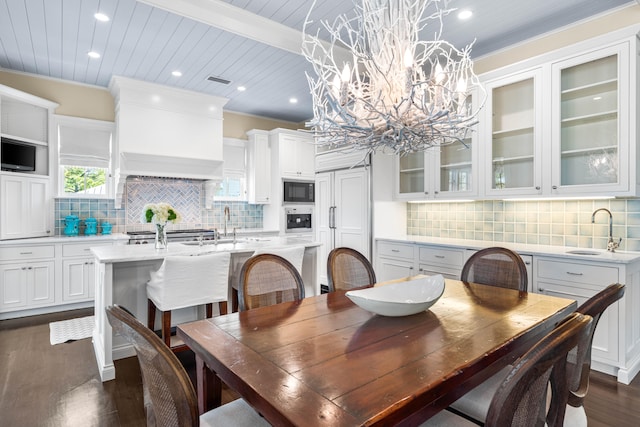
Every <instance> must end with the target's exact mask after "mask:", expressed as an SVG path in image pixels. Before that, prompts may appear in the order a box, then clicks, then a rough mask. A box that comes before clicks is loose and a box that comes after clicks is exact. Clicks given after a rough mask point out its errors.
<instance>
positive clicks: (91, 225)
mask: <svg viewBox="0 0 640 427" xmlns="http://www.w3.org/2000/svg"><path fill="white" fill-rule="evenodd" d="M84 226H85V228H84V234H85V235H86V236H93V235H95V234H97V233H98V221H97V220H96V219H95V218H87V219H85V220H84Z"/></svg>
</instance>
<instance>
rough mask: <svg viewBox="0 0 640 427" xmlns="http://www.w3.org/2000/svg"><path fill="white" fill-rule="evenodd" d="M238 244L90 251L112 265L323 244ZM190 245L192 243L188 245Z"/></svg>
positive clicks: (288, 240) (284, 240) (282, 240)
mask: <svg viewBox="0 0 640 427" xmlns="http://www.w3.org/2000/svg"><path fill="white" fill-rule="evenodd" d="M238 240H239V241H238V242H237V243H218V244H217V245H216V244H214V243H208V242H209V241H207V243H205V244H204V245H202V246H198V245H197V244H195V245H192V244H185V242H182V243H180V242H175V243H171V242H170V243H169V245H168V247H167V249H163V250H156V249H155V248H154V246H153V244H146V245H118V246H98V247H94V248H91V252H92V253H93V254H94V255H95V257H96V259H97V260H98V261H100V262H106V263H115V262H128V261H147V260H156V259H163V258H164V257H166V256H167V255H195V254H204V253H209V252H220V251H228V252H232V253H233V252H238V253H240V252H253V251H255V250H257V249H264V248H278V247H286V246H297V245H301V246H305V247H307V248H311V247H316V246H320V245H321V244H322V243H319V242H314V241H310V240H308V239H306V238H300V237H275V236H274V237H264V238H246V239H245V238H241V239H238ZM188 243H192V242H188Z"/></svg>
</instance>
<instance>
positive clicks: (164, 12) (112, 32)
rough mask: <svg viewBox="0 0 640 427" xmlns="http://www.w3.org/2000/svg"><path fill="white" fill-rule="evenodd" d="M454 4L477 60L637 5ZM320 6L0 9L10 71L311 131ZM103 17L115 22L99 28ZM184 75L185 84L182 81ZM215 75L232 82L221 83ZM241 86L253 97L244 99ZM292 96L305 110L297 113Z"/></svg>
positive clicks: (192, 1) (79, 0) (1, 3)
mask: <svg viewBox="0 0 640 427" xmlns="http://www.w3.org/2000/svg"><path fill="white" fill-rule="evenodd" d="M443 3H444V0H443ZM448 3H449V7H452V8H458V9H464V8H469V9H471V10H472V11H473V12H474V17H473V18H472V19H471V20H469V21H466V22H461V21H458V20H457V19H456V18H455V16H454V15H453V14H452V15H450V16H448V17H447V18H446V20H445V23H444V24H445V27H444V28H445V31H444V33H443V37H444V38H445V39H447V40H448V41H451V42H452V43H453V44H454V45H456V46H458V47H463V46H465V45H466V44H468V43H470V42H472V41H473V40H474V39H475V40H476V43H475V45H474V49H473V56H474V57H476V58H477V57H479V56H482V55H486V54H488V53H490V52H492V51H495V50H497V49H501V48H504V47H505V46H508V45H511V44H513V43H517V42H520V41H523V40H525V39H528V38H531V37H535V36H538V35H540V34H543V33H546V32H549V31H553V30H555V29H557V28H560V27H562V26H565V25H569V24H571V23H574V22H576V21H580V20H583V19H587V18H588V17H590V16H593V15H597V14H601V13H604V12H606V11H609V10H612V9H615V8H619V7H623V6H625V5H629V4H633V3H635V1H629V0H563V1H557V0H538V1H535V2H533V1H528V0H483V1H481V2H478V1H473V0H449V1H448ZM311 4H312V1H309V0H307V1H290V0H269V1H265V0H227V1H222V0H144V1H136V0H0V69H5V70H14V71H17V72H25V73H32V74H36V75H41V76H47V77H53V78H57V79H64V80H71V81H75V82H79V83H84V84H89V85H97V86H102V87H107V86H108V84H109V81H110V79H111V77H112V76H113V75H120V76H126V77H130V78H134V79H140V80H145V81H149V82H154V83H158V84H163V85H169V86H175V87H178V88H183V89H188V90H192V91H196V92H202V93H208V94H211V95H216V96H221V97H225V98H229V103H228V104H227V105H226V107H225V108H226V109H227V110H231V111H237V112H241V113H247V114H254V115H259V116H264V117H270V118H274V119H280V120H287V121H292V122H303V121H305V120H307V119H308V118H309V117H310V116H311V114H312V113H311V97H310V95H309V90H308V84H307V81H306V77H305V71H308V70H310V67H309V65H308V63H307V62H306V60H305V59H304V58H303V57H302V56H301V55H299V54H298V53H295V51H296V48H295V46H297V45H298V44H299V42H298V41H297V39H296V37H301V35H300V33H299V32H300V30H301V29H302V24H303V22H304V19H305V16H306V14H307V12H308V11H309V8H310V6H311ZM189 8H194V9H193V10H195V11H198V10H200V11H206V13H197V12H196V13H195V14H192V15H194V16H191V17H187V16H189V13H188V12H187V13H183V12H182V11H188V10H189ZM352 8H353V4H352V2H350V1H349V0H319V1H318V2H317V5H316V6H315V9H314V10H315V11H314V17H315V21H316V22H317V21H319V20H320V19H328V20H329V21H332V20H333V18H334V17H335V16H337V15H338V14H340V13H348V12H349V11H350V10H352ZM168 10H173V12H170V11H168ZM98 11H100V12H102V13H104V14H106V15H108V16H109V17H110V20H109V21H108V22H99V21H97V20H96V19H94V17H93V15H94V13H96V12H98ZM174 12H175V13H174ZM178 13H180V14H178ZM185 15H186V16H185ZM265 19H268V20H270V21H272V22H269V21H265ZM211 21H216V22H211ZM214 24H215V26H214ZM266 24H273V27H270V26H269V25H266ZM219 27H224V29H221V28H219ZM286 27H289V28H286ZM256 39H258V40H256ZM274 45H275V46H278V47H275V46H274ZM290 46H293V48H288V47H290ZM89 51H96V52H98V53H99V54H100V55H101V56H100V58H97V59H92V58H89V57H88V56H87V53H88V52H89ZM174 70H180V71H181V72H182V76H181V77H175V76H173V75H172V74H171V73H172V71H174ZM209 76H217V77H221V78H223V79H226V80H230V81H231V83H230V84H228V85H224V84H221V83H215V82H211V81H208V80H207V77H209ZM240 85H242V86H245V87H246V88H247V90H246V91H244V92H240V91H238V90H237V87H238V86H240ZM291 97H295V98H297V99H298V103H297V104H291V103H290V102H289V99H290V98H291Z"/></svg>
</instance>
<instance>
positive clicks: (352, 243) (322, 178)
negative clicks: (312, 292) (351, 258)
mask: <svg viewBox="0 0 640 427" xmlns="http://www.w3.org/2000/svg"><path fill="white" fill-rule="evenodd" d="M324 155H325V156H327V155H333V154H324ZM338 155H339V154H338ZM369 172H370V169H369V168H364V167H358V168H352V169H351V168H347V169H341V170H335V171H326V172H320V173H318V174H317V175H316V187H315V216H314V217H315V225H314V228H315V232H316V238H317V239H318V240H319V241H320V242H322V246H321V247H320V266H319V278H320V284H321V285H322V284H327V283H328V282H327V276H326V274H327V273H326V272H327V268H326V262H327V257H328V255H329V252H330V251H331V250H332V249H334V248H337V247H349V248H352V249H355V250H357V251H358V252H360V253H362V254H363V255H364V256H365V257H367V258H370V252H371V251H370V245H371V243H370V239H371V237H370V226H369V224H370V212H369V211H370V197H369V194H370V189H369V180H370V178H369Z"/></svg>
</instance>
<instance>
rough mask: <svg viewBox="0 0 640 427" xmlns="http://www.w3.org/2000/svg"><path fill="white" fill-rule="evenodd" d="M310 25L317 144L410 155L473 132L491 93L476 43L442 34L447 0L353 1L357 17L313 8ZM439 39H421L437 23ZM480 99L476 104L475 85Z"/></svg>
mask: <svg viewBox="0 0 640 427" xmlns="http://www.w3.org/2000/svg"><path fill="white" fill-rule="evenodd" d="M315 3H316V2H315V1H314V2H313V5H312V6H311V9H310V11H309V13H308V14H307V17H306V20H305V23H304V28H303V48H302V51H303V54H304V56H305V58H306V59H307V60H308V61H309V62H310V63H311V64H312V66H313V70H314V72H315V76H311V75H310V74H309V73H307V79H308V81H309V86H310V90H311V95H312V97H313V119H312V120H310V121H309V122H307V123H306V125H307V126H308V127H309V128H311V129H312V131H313V134H314V136H315V138H316V142H317V144H320V145H325V146H329V148H336V147H351V148H354V149H359V150H366V152H367V153H369V152H376V151H383V152H385V153H394V154H401V155H403V154H407V153H414V152H418V151H424V150H426V149H428V148H430V147H435V146H440V145H446V144H451V143H455V142H460V143H462V144H464V145H465V146H466V144H465V142H464V140H465V139H466V138H469V136H470V132H471V131H472V127H473V126H474V125H475V124H476V123H477V122H478V120H477V116H478V112H479V110H480V108H482V106H483V104H484V99H485V98H486V94H485V92H484V89H483V88H482V86H481V85H480V84H479V81H478V77H477V76H476V75H475V73H474V72H473V62H472V61H471V58H470V53H471V45H472V44H473V43H472V44H471V45H469V46H467V47H465V48H464V49H462V50H458V49H456V48H455V47H454V46H453V45H451V44H450V43H448V42H446V41H444V40H441V39H440V37H441V33H442V19H443V17H444V16H446V15H447V14H448V13H450V12H451V10H445V9H444V8H443V7H441V5H440V3H441V0H361V1H360V2H356V1H355V0H354V16H352V17H349V16H346V15H341V16H338V18H336V19H335V21H334V22H333V24H330V23H329V22H328V21H326V20H325V21H320V22H319V25H318V29H317V31H316V33H315V34H310V33H309V31H308V28H309V27H310V26H311V25H312V24H313V21H312V20H311V12H312V11H313V8H314V6H315ZM432 26H433V27H435V28H436V29H435V30H434V31H433V35H434V37H433V40H426V41H424V40H420V39H419V35H420V34H426V33H427V32H428V30H431V27H432ZM474 87H477V88H478V92H479V94H480V95H481V97H479V98H481V102H477V101H476V103H475V104H476V105H477V107H476V109H474V108H473V105H472V103H471V98H470V95H469V94H470V91H471V89H473V88H474Z"/></svg>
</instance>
